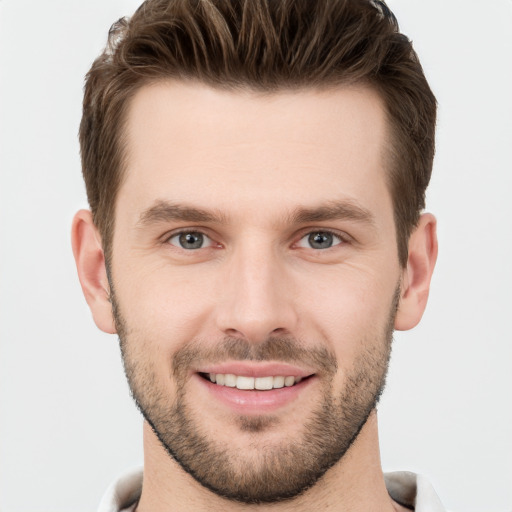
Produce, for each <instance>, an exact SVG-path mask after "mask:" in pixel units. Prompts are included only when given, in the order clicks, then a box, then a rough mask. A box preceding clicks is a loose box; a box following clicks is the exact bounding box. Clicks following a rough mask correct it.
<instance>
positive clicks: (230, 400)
mask: <svg viewBox="0 0 512 512" xmlns="http://www.w3.org/2000/svg"><path fill="white" fill-rule="evenodd" d="M196 379H197V380H198V381H199V384H201V385H202V386H204V387H205V388H206V389H207V390H208V392H209V393H210V394H211V396H213V397H214V398H216V399H217V400H219V401H220V402H222V403H224V404H225V405H227V406H228V407H230V408H231V409H232V410H235V411H236V412H238V413H240V414H262V413H269V412H272V411H275V410H277V409H279V408H281V407H284V406H286V405H288V404H291V403H292V402H294V401H295V400H297V399H298V398H299V396H300V395H301V394H302V393H303V392H304V391H305V390H306V389H307V388H309V387H310V386H311V385H312V383H313V381H314V380H315V377H313V376H311V377H308V378H307V379H305V380H303V381H301V382H299V383H298V384H294V385H293V386H290V387H284V388H279V389H269V390H267V391H259V390H241V389H238V388H230V387H228V386H219V385H218V384H214V383H212V382H210V381H209V380H206V379H204V378H203V377H200V376H199V375H197V374H196Z"/></svg>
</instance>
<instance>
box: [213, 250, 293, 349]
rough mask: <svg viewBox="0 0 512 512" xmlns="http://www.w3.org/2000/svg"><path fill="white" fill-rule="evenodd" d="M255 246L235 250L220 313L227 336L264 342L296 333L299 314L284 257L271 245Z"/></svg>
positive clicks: (224, 278)
mask: <svg viewBox="0 0 512 512" xmlns="http://www.w3.org/2000/svg"><path fill="white" fill-rule="evenodd" d="M254 245H259V247H255V246H254ZM254 245H252V246H251V245H248V246H247V247H245V248H240V249H239V250H237V251H234V253H233V254H232V256H231V257H230V258H228V260H227V261H226V262H225V267H226V268H225V272H223V273H222V274H223V275H222V283H220V285H219V289H220V290H222V293H221V294H220V297H219V299H220V300H219V302H217V309H216V313H217V326H218V328H219V329H220V330H221V331H223V333H224V334H225V335H229V336H232V337H237V338H243V339H246V340H247V341H250V342H253V343H261V342H263V341H265V340H267V339H268V338H269V337H270V336H272V335H273V336H277V335H290V334H293V333H294V332H295V329H296V327H297V321H298V315H297V311H296V306H295V303H294V300H295V298H294V296H293V295H294V287H293V282H292V279H291V277H290V275H289V272H287V269H286V262H285V261H283V260H284V258H283V257H280V255H279V254H277V252H278V251H275V250H272V248H271V247H268V248H262V247H261V244H254Z"/></svg>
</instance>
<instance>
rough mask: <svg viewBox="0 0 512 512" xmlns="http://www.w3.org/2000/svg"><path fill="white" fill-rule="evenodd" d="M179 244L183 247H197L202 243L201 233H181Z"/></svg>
mask: <svg viewBox="0 0 512 512" xmlns="http://www.w3.org/2000/svg"><path fill="white" fill-rule="evenodd" d="M180 245H181V246H182V247H183V248H184V249H199V248H201V246H202V245H203V235H202V234H201V233H182V234H181V235H180Z"/></svg>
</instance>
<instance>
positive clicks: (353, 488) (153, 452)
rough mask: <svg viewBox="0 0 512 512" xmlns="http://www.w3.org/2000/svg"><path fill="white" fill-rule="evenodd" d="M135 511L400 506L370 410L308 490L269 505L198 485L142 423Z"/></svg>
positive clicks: (284, 511)
mask: <svg viewBox="0 0 512 512" xmlns="http://www.w3.org/2000/svg"><path fill="white" fill-rule="evenodd" d="M142 489H143V490H142V495H141V498H140V501H139V505H138V507H137V512H149V511H151V512H174V511H183V510H194V512H203V511H204V512H206V511H208V512H217V511H219V512H220V511H223V512H239V511H240V512H241V511H254V512H263V511H269V512H274V511H275V512H289V511H292V510H293V512H306V511H307V512H309V511H311V510H322V511H325V512H328V511H336V512H342V511H349V510H350V511H351V512H358V511H361V512H362V511H368V510H379V511H382V512H393V511H397V510H402V509H401V508H400V507H399V506H398V505H397V504H396V503H394V502H393V501H392V500H391V498H390V496H389V494H388V492H387V490H386V487H385V484H384V477H383V474H382V469H381V464H380V454H379V442H378V431H377V415H376V413H375V411H374V412H372V414H371V415H370V417H369V418H368V421H367V422H366V424H365V425H364V426H363V428H362V429H361V432H360V433H359V435H358V437H357V439H356V440H355V441H354V443H353V444H352V446H351V447H350V449H349V450H348V451H347V453H346V454H345V455H344V457H343V458H342V459H341V460H340V461H339V462H338V463H337V464H335V465H334V466H333V467H332V468H331V469H329V470H328V471H327V473H326V474H325V475H324V476H323V477H322V478H321V479H320V480H319V481H318V482H317V483H316V484H315V485H314V486H313V487H312V488H311V489H309V490H308V491H306V492H305V493H303V494H302V495H300V496H298V497H296V498H294V499H292V500H289V501H283V502H278V503H272V504H268V503H265V504H261V505H247V504H242V503H238V502H234V501H230V500H227V499H225V498H221V497H219V496H217V495H216V494H214V493H213V492H211V491H210V490H208V489H206V488H205V487H203V486H201V485H200V484H199V483H198V482H196V480H194V479H193V478H192V477H191V476H190V475H189V474H188V473H186V472H185V471H184V470H183V469H182V468H181V466H180V465H179V464H178V463H177V462H176V461H174V459H172V458H171V457H170V456H169V455H168V454H167V452H166V451H165V449H164V448H163V447H162V445H161V444H160V442H159V440H158V439H157V438H156V436H155V434H154V433H153V431H152V430H151V428H150V427H149V425H148V424H147V423H144V479H143V486H142Z"/></svg>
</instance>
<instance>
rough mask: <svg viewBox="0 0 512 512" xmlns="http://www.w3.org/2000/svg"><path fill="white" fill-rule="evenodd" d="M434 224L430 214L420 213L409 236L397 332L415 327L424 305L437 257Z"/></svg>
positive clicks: (425, 304) (396, 324) (396, 323)
mask: <svg viewBox="0 0 512 512" xmlns="http://www.w3.org/2000/svg"><path fill="white" fill-rule="evenodd" d="M436 224H437V223H436V219H435V217H434V216H433V215H432V214H430V213H425V214H423V215H422V216H421V217H420V220H419V223H418V226H417V227H416V229H415V230H414V232H413V233H412V234H411V236H410V238H409V256H408V258H407V266H406V268H405V269H404V270H403V273H402V283H401V294H400V303H399V305H398V312H397V315H396V318H395V329H397V330H399V331H406V330H408V329H412V328H413V327H415V326H416V325H417V324H418V323H419V321H420V320H421V317H422V316H423V312H424V311H425V308H426V306H427V299H428V292H429V290H430V279H431V278H432V272H433V271H434V266H435V264H436V260H437V234H436Z"/></svg>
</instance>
